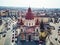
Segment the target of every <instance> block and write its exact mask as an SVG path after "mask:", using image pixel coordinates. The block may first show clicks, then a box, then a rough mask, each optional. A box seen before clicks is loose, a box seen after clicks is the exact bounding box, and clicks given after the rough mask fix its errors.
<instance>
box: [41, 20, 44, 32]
mask: <svg viewBox="0 0 60 45" xmlns="http://www.w3.org/2000/svg"><path fill="white" fill-rule="evenodd" d="M40 29H41V30H42V31H43V30H44V23H43V20H41V23H40Z"/></svg>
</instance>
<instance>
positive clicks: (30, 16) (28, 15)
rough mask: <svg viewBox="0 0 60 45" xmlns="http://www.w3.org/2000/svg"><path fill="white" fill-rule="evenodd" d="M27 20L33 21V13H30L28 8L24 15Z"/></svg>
mask: <svg viewBox="0 0 60 45" xmlns="http://www.w3.org/2000/svg"><path fill="white" fill-rule="evenodd" d="M25 18H26V19H27V20H32V19H34V16H33V13H32V11H31V8H28V12H27V13H26V17H25Z"/></svg>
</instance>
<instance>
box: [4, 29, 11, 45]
mask: <svg viewBox="0 0 60 45" xmlns="http://www.w3.org/2000/svg"><path fill="white" fill-rule="evenodd" d="M11 37H12V31H11V30H9V31H8V32H7V34H6V38H5V42H4V45H11Z"/></svg>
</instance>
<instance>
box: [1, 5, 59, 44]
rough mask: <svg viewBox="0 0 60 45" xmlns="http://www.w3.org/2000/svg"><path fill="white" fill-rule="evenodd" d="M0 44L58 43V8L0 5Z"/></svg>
mask: <svg viewBox="0 0 60 45" xmlns="http://www.w3.org/2000/svg"><path fill="white" fill-rule="evenodd" d="M0 45H60V9H58V8H40V9H39V8H31V7H2V6H1V7H0Z"/></svg>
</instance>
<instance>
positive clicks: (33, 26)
mask: <svg viewBox="0 0 60 45" xmlns="http://www.w3.org/2000/svg"><path fill="white" fill-rule="evenodd" d="M41 21H43V20H41ZM41 21H40V20H39V17H37V18H36V17H35V16H34V14H33V13H32V10H31V8H28V10H27V13H26V15H25V18H24V19H23V18H19V19H18V22H17V24H18V29H17V32H18V35H20V38H21V40H31V41H32V40H39V32H40V22H41Z"/></svg>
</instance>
